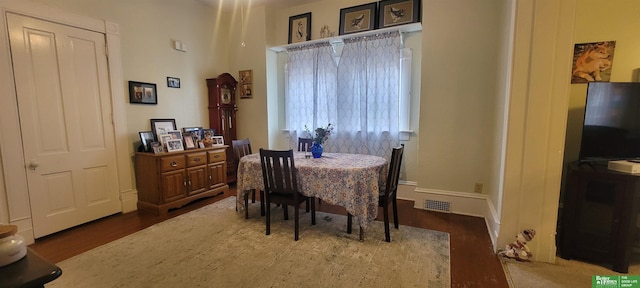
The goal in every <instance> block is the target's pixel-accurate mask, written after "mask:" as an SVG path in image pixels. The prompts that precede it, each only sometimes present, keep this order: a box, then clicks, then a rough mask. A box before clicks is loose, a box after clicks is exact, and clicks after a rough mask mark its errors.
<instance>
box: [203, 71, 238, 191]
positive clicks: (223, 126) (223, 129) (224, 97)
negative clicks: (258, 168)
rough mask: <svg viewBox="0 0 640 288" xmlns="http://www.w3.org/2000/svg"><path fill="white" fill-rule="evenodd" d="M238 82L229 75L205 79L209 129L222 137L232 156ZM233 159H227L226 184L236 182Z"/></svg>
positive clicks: (224, 74) (228, 152)
mask: <svg viewBox="0 0 640 288" xmlns="http://www.w3.org/2000/svg"><path fill="white" fill-rule="evenodd" d="M237 86H238V81H236V79H235V78H233V76H231V74H229V73H223V74H220V75H219V76H218V77H216V78H210V79H207V89H208V94H209V95H208V96H209V127H210V128H212V129H215V130H216V134H217V135H222V136H223V138H224V144H225V145H228V146H229V148H228V149H227V154H228V155H233V149H232V148H231V140H233V139H236V137H237V136H236V111H238V106H236V88H237ZM236 165H237V164H236V163H235V161H234V159H233V157H228V158H227V183H234V182H236V167H237V166H236Z"/></svg>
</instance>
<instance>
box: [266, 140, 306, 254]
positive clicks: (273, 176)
mask: <svg viewBox="0 0 640 288" xmlns="http://www.w3.org/2000/svg"><path fill="white" fill-rule="evenodd" d="M260 164H261V165H262V179H263V181H264V194H265V199H266V201H265V208H266V212H267V213H266V217H265V218H266V221H267V222H266V229H267V231H266V232H267V235H269V234H271V203H275V204H282V206H283V208H286V207H287V205H292V206H293V209H294V211H295V213H294V221H295V228H294V229H295V233H294V239H295V241H298V234H299V231H300V229H299V222H300V220H299V219H300V204H302V202H305V201H307V200H311V201H309V202H311V224H312V225H316V205H315V203H314V201H313V197H307V196H305V195H303V194H302V193H300V192H299V191H298V181H297V178H296V172H295V170H296V167H295V164H294V160H293V150H291V149H290V150H288V151H275V150H265V149H262V148H261V149H260ZM286 219H287V213H286V212H285V220H286Z"/></svg>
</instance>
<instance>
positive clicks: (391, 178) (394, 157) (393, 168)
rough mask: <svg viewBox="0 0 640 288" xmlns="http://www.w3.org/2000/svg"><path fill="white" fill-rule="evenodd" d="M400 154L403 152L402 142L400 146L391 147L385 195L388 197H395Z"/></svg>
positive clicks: (398, 176) (400, 161) (400, 160)
mask: <svg viewBox="0 0 640 288" xmlns="http://www.w3.org/2000/svg"><path fill="white" fill-rule="evenodd" d="M402 154H404V144H402V145H401V146H400V147H395V148H393V152H392V153H391V161H390V162H389V174H387V185H386V188H385V189H386V190H385V191H384V192H385V197H386V198H387V199H390V198H392V197H395V195H396V193H397V191H398V179H399V178H400V164H401V163H402Z"/></svg>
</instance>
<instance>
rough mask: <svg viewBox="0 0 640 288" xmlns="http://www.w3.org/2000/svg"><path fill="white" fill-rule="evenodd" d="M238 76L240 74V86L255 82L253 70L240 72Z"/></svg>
mask: <svg viewBox="0 0 640 288" xmlns="http://www.w3.org/2000/svg"><path fill="white" fill-rule="evenodd" d="M238 74H240V75H239V76H240V78H239V79H240V82H239V83H240V84H244V83H252V82H253V70H240V71H239V72H238Z"/></svg>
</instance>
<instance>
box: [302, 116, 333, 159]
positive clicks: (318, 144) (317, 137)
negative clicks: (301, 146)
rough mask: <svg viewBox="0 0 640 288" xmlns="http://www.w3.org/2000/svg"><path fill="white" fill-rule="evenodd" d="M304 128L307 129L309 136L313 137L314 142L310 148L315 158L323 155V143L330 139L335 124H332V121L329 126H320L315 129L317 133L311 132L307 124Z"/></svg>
mask: <svg viewBox="0 0 640 288" xmlns="http://www.w3.org/2000/svg"><path fill="white" fill-rule="evenodd" d="M304 130H306V131H307V133H308V134H309V136H310V137H311V138H312V139H313V144H312V145H311V149H310V150H311V154H312V155H313V158H320V157H322V151H324V147H322V143H324V141H327V139H329V135H331V132H332V131H333V126H331V123H329V124H328V125H327V127H318V128H316V129H315V130H314V132H315V133H311V131H309V128H307V125H305V126H304Z"/></svg>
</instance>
